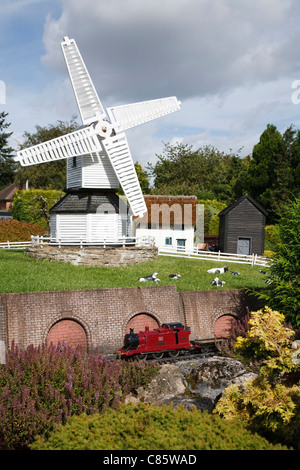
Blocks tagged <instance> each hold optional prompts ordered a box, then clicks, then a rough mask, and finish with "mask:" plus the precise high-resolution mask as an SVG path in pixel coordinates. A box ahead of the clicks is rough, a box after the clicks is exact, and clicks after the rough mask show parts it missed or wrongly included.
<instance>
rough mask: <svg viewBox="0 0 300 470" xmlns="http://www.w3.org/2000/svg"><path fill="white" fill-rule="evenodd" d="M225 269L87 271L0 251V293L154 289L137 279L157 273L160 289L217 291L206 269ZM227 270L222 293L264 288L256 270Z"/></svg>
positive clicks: (160, 266) (209, 264) (168, 266)
mask: <svg viewBox="0 0 300 470" xmlns="http://www.w3.org/2000/svg"><path fill="white" fill-rule="evenodd" d="M224 265H226V263H223V262H221V263H218V262H216V261H209V260H208V261H207V260H197V259H185V258H180V259H179V258H172V257H164V256H161V257H159V258H157V259H156V260H154V261H149V262H147V263H142V264H136V265H133V266H126V267H119V268H111V267H86V266H73V265H71V264H63V263H59V262H55V261H48V260H35V259H33V258H30V257H28V256H26V255H25V253H24V252H23V251H17V250H0V293H8V292H37V291H54V290H72V289H98V288H110V287H134V286H146V285H148V286H154V285H156V283H153V282H139V281H138V278H139V277H141V276H144V275H148V274H152V273H153V272H158V277H159V279H160V280H161V281H160V282H159V283H158V284H159V285H164V286H168V285H176V287H177V290H178V291H189V290H192V291H194V290H209V289H220V287H219V288H218V287H216V286H212V285H211V281H212V280H213V279H214V277H215V276H216V275H214V274H208V273H207V269H209V268H213V267H223V266H224ZM228 267H229V271H228V272H226V273H225V274H219V275H217V276H218V277H219V278H220V279H221V280H223V281H225V285H224V287H223V289H252V288H257V287H266V283H265V280H264V279H265V276H264V275H262V274H260V273H259V269H261V268H260V267H259V266H251V265H246V264H235V263H228ZM262 269H264V270H266V268H262ZM230 271H238V272H240V275H239V276H233V275H231V274H230ZM176 272H180V274H181V276H182V277H181V278H180V279H178V280H171V279H170V278H169V274H171V273H174V274H175V273H176ZM221 289H222V288H221Z"/></svg>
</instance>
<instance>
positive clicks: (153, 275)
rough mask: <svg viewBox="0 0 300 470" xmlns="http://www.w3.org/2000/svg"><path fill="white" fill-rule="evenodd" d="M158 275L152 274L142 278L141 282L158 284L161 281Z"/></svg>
mask: <svg viewBox="0 0 300 470" xmlns="http://www.w3.org/2000/svg"><path fill="white" fill-rule="evenodd" d="M157 275H158V273H153V274H150V275H149V276H144V277H140V278H139V282H148V281H154V282H158V281H160V279H158V277H157Z"/></svg>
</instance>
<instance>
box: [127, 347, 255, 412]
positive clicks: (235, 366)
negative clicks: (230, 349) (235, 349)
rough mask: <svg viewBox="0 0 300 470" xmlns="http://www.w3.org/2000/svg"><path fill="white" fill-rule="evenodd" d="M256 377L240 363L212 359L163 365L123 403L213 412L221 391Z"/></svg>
mask: <svg viewBox="0 0 300 470" xmlns="http://www.w3.org/2000/svg"><path fill="white" fill-rule="evenodd" d="M254 377H256V375H255V374H253V373H251V372H249V371H248V370H247V369H246V368H245V367H244V366H243V364H242V363H241V362H240V361H237V360H235V359H232V358H228V357H220V356H212V357H205V358H203V357H202V358H195V359H193V360H187V361H180V362H177V364H176V365H175V364H163V365H162V366H161V368H160V371H159V375H158V376H156V377H155V378H154V379H153V380H152V381H151V383H150V384H149V386H148V387H147V388H146V389H143V388H142V387H140V388H138V389H137V390H136V392H135V393H134V394H131V395H130V396H128V397H127V399H126V402H127V403H128V402H132V403H138V402H144V403H155V404H157V405H160V404H170V403H173V406H174V407H177V406H178V405H183V406H184V407H185V408H187V409H192V408H193V407H196V408H197V409H199V410H201V411H205V410H206V411H208V412H212V410H213V409H214V407H215V405H216V402H217V401H218V400H219V398H220V397H221V395H222V392H223V390H224V389H225V388H227V387H228V386H229V385H231V384H241V383H243V382H245V381H247V380H250V379H253V378H254Z"/></svg>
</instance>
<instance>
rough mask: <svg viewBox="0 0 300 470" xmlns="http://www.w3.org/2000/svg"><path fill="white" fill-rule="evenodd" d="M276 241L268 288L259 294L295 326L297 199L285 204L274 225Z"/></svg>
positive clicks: (299, 259)
mask: <svg viewBox="0 0 300 470" xmlns="http://www.w3.org/2000/svg"><path fill="white" fill-rule="evenodd" d="M276 242H277V245H276V249H275V253H274V254H273V255H272V264H271V266H270V270H269V275H268V289H267V290H265V291H263V292H262V293H261V295H260V297H261V298H262V299H264V300H265V301H266V303H267V304H268V305H269V306H270V307H271V308H273V309H276V310H278V311H280V312H284V315H285V318H286V320H287V321H288V322H290V323H291V324H292V325H293V327H294V328H296V327H299V326H300V199H297V200H296V201H294V202H293V203H292V204H290V205H289V206H287V207H286V210H285V213H284V215H283V217H282V218H281V220H280V221H279V223H278V225H277V229H276Z"/></svg>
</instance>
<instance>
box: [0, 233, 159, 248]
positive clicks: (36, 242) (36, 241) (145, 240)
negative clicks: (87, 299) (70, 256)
mask: <svg viewBox="0 0 300 470" xmlns="http://www.w3.org/2000/svg"><path fill="white" fill-rule="evenodd" d="M46 245H51V246H58V247H59V248H60V247H62V246H79V247H81V248H83V247H84V246H99V247H104V248H105V247H106V246H124V247H125V246H137V247H138V246H154V239H153V237H122V238H119V239H117V240H116V239H114V240H111V239H107V240H101V241H93V242H89V241H86V240H83V239H80V240H75V241H68V242H65V241H63V240H60V239H56V240H54V239H51V238H50V237H44V236H39V235H31V240H30V241H23V242H10V241H7V242H5V243H0V249H1V248H3V249H20V250H21V249H24V248H26V247H28V246H41V247H43V246H46Z"/></svg>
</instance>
